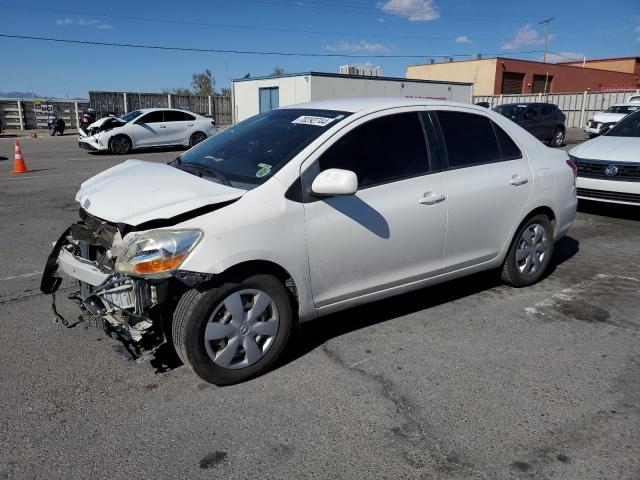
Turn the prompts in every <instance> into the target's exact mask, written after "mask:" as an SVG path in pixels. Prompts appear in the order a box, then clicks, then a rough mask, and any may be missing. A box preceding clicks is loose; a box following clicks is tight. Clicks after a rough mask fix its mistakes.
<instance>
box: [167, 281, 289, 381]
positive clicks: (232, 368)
mask: <svg viewBox="0 0 640 480" xmlns="http://www.w3.org/2000/svg"><path fill="white" fill-rule="evenodd" d="M292 323H293V312H292V309H291V301H290V300H289V292H288V290H287V289H286V287H285V286H284V285H283V284H282V282H280V280H278V279H277V278H276V277H273V276H271V275H253V276H250V277H247V278H245V279H240V280H237V281H229V282H227V283H224V284H222V285H220V286H216V287H211V288H202V287H201V288H195V289H192V290H190V291H188V292H187V293H185V294H184V295H183V296H182V298H181V299H180V301H179V302H178V305H177V307H176V310H175V313H174V316H173V325H172V336H173V342H174V345H175V348H176V351H177V353H178V356H179V357H180V359H181V360H182V361H183V362H184V363H185V364H186V365H188V366H189V367H191V369H192V370H193V371H194V372H195V373H196V374H197V375H198V376H200V377H201V378H203V379H204V380H206V381H207V382H211V383H215V384H217V385H228V384H232V383H237V382H241V381H243V380H247V379H249V378H252V377H255V376H256V375H259V374H261V373H263V372H265V371H267V370H268V369H269V368H270V367H271V366H272V365H273V363H274V362H275V361H276V360H277V358H278V356H279V355H280V353H281V352H282V350H283V348H284V346H285V344H286V342H287V340H288V338H289V334H290V332H291V327H292Z"/></svg>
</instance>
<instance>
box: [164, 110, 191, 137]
mask: <svg viewBox="0 0 640 480" xmlns="http://www.w3.org/2000/svg"><path fill="white" fill-rule="evenodd" d="M189 118H191V119H194V117H193V116H192V115H189V114H187V113H186V112H181V111H180V110H165V111H164V124H165V127H166V128H165V131H164V137H165V140H164V141H165V143H166V144H171V145H178V144H184V143H187V141H188V139H189V135H190V133H191V130H192V127H193V121H189Z"/></svg>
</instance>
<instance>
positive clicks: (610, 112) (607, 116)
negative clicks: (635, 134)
mask: <svg viewBox="0 0 640 480" xmlns="http://www.w3.org/2000/svg"><path fill="white" fill-rule="evenodd" d="M631 98H633V97H631ZM637 110H640V103H639V102H626V103H617V104H615V105H611V106H610V107H609V108H607V109H606V110H605V111H603V112H598V113H596V114H595V115H594V116H593V118H592V119H591V120H589V121H588V122H587V125H586V127H584V133H586V134H587V135H589V137H590V138H593V137H597V136H598V135H602V134H605V133H607V131H608V130H609V129H610V128H611V127H613V126H614V125H615V124H616V123H618V122H619V121H620V120H622V119H623V118H624V117H626V116H627V115H629V114H630V113H633V112H635V111H637Z"/></svg>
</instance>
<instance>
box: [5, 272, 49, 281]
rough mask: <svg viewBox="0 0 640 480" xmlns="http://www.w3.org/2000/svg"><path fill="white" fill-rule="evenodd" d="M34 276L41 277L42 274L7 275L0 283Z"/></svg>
mask: <svg viewBox="0 0 640 480" xmlns="http://www.w3.org/2000/svg"><path fill="white" fill-rule="evenodd" d="M36 275H42V272H31V273H22V274H20V275H9V276H8V277H4V278H0V282H6V281H7V280H15V279H16V278H29V277H35V276H36Z"/></svg>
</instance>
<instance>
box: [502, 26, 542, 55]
mask: <svg viewBox="0 0 640 480" xmlns="http://www.w3.org/2000/svg"><path fill="white" fill-rule="evenodd" d="M549 38H550V39H551V38H552V36H551V35H549ZM543 43H544V37H543V36H541V35H540V34H539V33H538V31H537V30H534V29H533V28H531V25H529V24H527V25H525V26H524V27H522V28H521V29H520V30H518V31H517V32H516V35H515V37H513V40H511V41H509V42H507V43H505V44H504V45H502V49H503V50H513V49H514V48H519V47H523V46H530V45H542V44H543Z"/></svg>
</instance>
